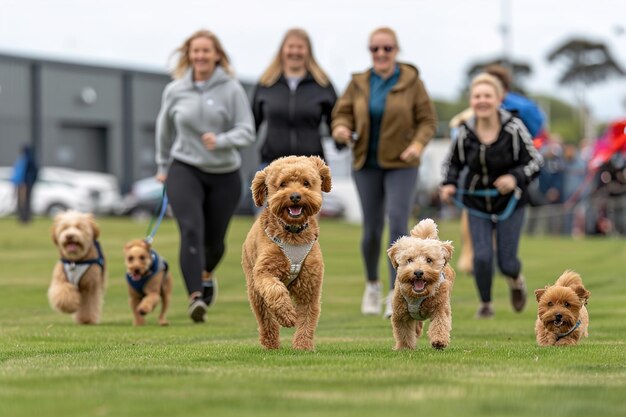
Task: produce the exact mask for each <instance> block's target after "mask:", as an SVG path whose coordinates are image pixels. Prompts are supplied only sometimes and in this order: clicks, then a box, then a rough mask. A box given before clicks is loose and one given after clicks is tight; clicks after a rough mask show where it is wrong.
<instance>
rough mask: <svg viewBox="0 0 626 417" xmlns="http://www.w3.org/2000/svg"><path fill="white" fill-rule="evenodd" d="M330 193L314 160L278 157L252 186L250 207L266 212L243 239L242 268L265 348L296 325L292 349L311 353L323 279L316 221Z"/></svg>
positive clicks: (323, 169)
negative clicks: (285, 329)
mask: <svg viewBox="0 0 626 417" xmlns="http://www.w3.org/2000/svg"><path fill="white" fill-rule="evenodd" d="M330 188H331V177H330V169H329V168H328V166H327V165H326V164H325V163H324V161H323V160H322V159H321V158H318V157H303V156H298V157H296V156H288V157H284V158H279V159H277V160H275V161H274V162H272V163H271V164H270V165H269V166H267V167H266V168H265V169H263V170H262V171H259V172H257V173H256V175H255V176H254V180H253V181H252V187H251V189H252V197H253V199H254V203H255V204H256V205H257V206H258V207H261V206H262V205H263V204H264V202H265V201H267V207H265V209H264V210H263V211H262V212H261V214H260V216H259V217H258V218H257V220H256V221H255V222H254V225H253V226H252V228H251V229H250V232H249V233H248V236H247V237H246V240H245V242H244V244H243V248H242V254H241V258H242V259H241V264H242V266H243V270H244V273H245V274H246V284H247V289H248V299H249V300H250V305H251V307H252V310H253V312H254V314H255V316H256V319H257V322H258V324H259V340H260V342H261V345H263V346H264V347H265V348H267V349H278V348H279V347H280V326H283V327H293V326H296V331H295V333H294V336H293V342H292V346H293V347H294V348H295V349H306V350H313V349H314V341H313V338H314V335H315V329H316V328H317V322H318V320H319V316H320V298H321V294H322V279H323V276H324V261H323V259H322V252H321V250H320V246H319V243H318V240H317V239H318V237H319V227H318V223H317V218H316V216H317V213H318V212H319V211H320V208H321V206H322V191H324V192H329V191H330Z"/></svg>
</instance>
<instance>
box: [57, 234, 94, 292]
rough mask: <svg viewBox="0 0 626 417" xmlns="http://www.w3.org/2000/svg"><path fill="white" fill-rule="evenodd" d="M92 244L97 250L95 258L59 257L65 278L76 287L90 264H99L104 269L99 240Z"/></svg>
mask: <svg viewBox="0 0 626 417" xmlns="http://www.w3.org/2000/svg"><path fill="white" fill-rule="evenodd" d="M93 244H94V246H95V247H96V251H98V257H97V258H92V259H84V260H82V261H70V260H69V259H65V258H61V263H62V264H63V270H64V271H65V276H66V278H67V280H68V281H69V282H71V283H72V285H74V286H75V287H77V288H78V283H79V282H80V280H81V278H82V277H83V275H85V272H87V270H88V269H89V267H90V266H91V265H93V264H97V265H100V268H102V270H103V271H104V256H103V255H102V249H101V248H100V242H98V241H97V240H94V241H93Z"/></svg>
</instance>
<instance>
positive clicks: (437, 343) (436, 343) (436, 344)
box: [430, 340, 448, 350]
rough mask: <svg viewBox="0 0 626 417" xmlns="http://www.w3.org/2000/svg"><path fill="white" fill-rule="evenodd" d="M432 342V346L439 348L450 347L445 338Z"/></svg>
mask: <svg viewBox="0 0 626 417" xmlns="http://www.w3.org/2000/svg"><path fill="white" fill-rule="evenodd" d="M430 344H431V346H432V347H434V348H435V349H439V350H443V349H445V348H447V347H448V343H447V342H444V341H443V340H433V341H432V342H431V343H430Z"/></svg>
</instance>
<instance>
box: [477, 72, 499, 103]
mask: <svg viewBox="0 0 626 417" xmlns="http://www.w3.org/2000/svg"><path fill="white" fill-rule="evenodd" d="M478 84H487V85H490V86H492V87H493V88H494V89H495V90H496V95H497V96H498V98H503V97H504V87H503V86H502V83H501V82H500V80H499V79H497V78H496V77H494V76H493V75H491V74H487V73H486V72H481V73H480V74H478V75H477V76H475V77H474V78H473V79H472V82H471V84H470V92H471V91H472V90H473V89H474V87H476V86H477V85H478Z"/></svg>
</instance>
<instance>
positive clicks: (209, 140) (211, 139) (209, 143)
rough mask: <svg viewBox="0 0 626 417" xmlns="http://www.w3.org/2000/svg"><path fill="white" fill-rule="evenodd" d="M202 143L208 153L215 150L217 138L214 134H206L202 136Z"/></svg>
mask: <svg viewBox="0 0 626 417" xmlns="http://www.w3.org/2000/svg"><path fill="white" fill-rule="evenodd" d="M202 143H204V147H205V148H207V149H208V150H210V151H212V150H213V149H215V144H216V143H217V138H216V137H215V133H213V132H207V133H205V134H204V135H202Z"/></svg>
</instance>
